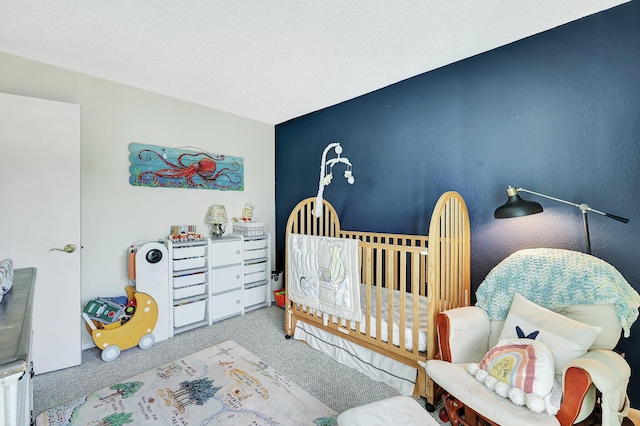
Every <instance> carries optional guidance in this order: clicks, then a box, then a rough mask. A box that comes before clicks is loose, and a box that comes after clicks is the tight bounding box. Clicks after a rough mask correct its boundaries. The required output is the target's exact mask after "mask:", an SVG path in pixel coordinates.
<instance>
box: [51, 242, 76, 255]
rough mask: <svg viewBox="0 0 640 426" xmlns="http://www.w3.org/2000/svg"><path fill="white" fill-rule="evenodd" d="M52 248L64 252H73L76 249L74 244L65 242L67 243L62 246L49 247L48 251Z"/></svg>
mask: <svg viewBox="0 0 640 426" xmlns="http://www.w3.org/2000/svg"><path fill="white" fill-rule="evenodd" d="M54 250H57V251H64V252H66V253H73V252H74V251H76V246H75V244H67V245H66V246H64V247H63V248H52V249H51V250H49V251H54Z"/></svg>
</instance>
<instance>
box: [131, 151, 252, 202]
mask: <svg viewBox="0 0 640 426" xmlns="http://www.w3.org/2000/svg"><path fill="white" fill-rule="evenodd" d="M129 151H130V152H131V154H130V155H129V160H130V161H131V166H130V167H129V172H130V174H131V175H130V177H129V183H131V185H134V186H153V187H163V188H194V189H219V190H230V191H242V190H244V164H243V159H242V158H241V157H230V156H227V155H221V154H211V153H209V152H206V151H204V150H199V151H191V150H185V149H180V148H166V147H161V146H155V145H145V144H138V143H131V144H129Z"/></svg>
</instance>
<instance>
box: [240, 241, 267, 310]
mask: <svg viewBox="0 0 640 426" xmlns="http://www.w3.org/2000/svg"><path fill="white" fill-rule="evenodd" d="M242 243H243V244H242V249H243V252H244V261H243V263H244V274H243V275H244V276H243V287H244V296H243V303H244V312H248V311H251V310H253V309H258V308H262V307H265V306H269V305H271V294H270V292H271V286H270V285H269V278H270V276H271V275H270V273H271V259H270V256H269V255H270V253H271V237H270V235H269V234H263V235H257V236H250V237H242Z"/></svg>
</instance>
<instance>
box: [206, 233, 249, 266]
mask: <svg viewBox="0 0 640 426" xmlns="http://www.w3.org/2000/svg"><path fill="white" fill-rule="evenodd" d="M242 255H243V251H242V241H240V240H232V241H224V242H215V243H211V266H212V267H217V266H224V265H233V264H235V263H241V262H242Z"/></svg>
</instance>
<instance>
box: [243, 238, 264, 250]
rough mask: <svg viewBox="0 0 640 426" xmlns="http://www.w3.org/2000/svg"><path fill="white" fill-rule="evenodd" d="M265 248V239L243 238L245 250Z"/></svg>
mask: <svg viewBox="0 0 640 426" xmlns="http://www.w3.org/2000/svg"><path fill="white" fill-rule="evenodd" d="M266 248H267V239H266V238H263V239H261V240H245V242H244V249H245V250H259V249H266Z"/></svg>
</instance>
